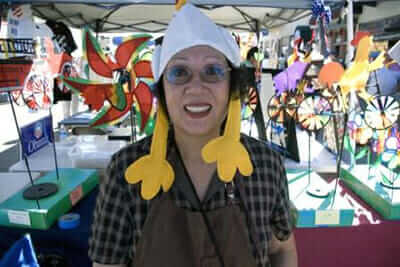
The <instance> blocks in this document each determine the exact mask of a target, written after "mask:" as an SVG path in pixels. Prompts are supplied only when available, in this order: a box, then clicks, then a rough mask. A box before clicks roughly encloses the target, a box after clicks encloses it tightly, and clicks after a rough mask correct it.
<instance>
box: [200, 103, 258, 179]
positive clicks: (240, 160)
mask: <svg viewBox="0 0 400 267" xmlns="http://www.w3.org/2000/svg"><path fill="white" fill-rule="evenodd" d="M201 154H202V157H203V160H204V161H205V162H207V163H213V162H215V161H216V162H217V172H218V176H219V178H220V179H221V180H222V181H224V182H230V181H232V179H233V177H234V176H235V173H236V169H239V172H240V173H241V174H242V175H244V176H249V175H251V174H252V173H253V165H252V163H251V160H250V156H249V153H248V152H247V150H246V148H245V147H244V146H243V144H242V143H240V99H231V100H230V102H229V112H228V119H227V122H226V126H225V130H224V135H223V136H220V137H217V138H215V139H213V140H211V141H210V142H209V143H207V144H206V145H205V146H204V147H203V149H202V151H201Z"/></svg>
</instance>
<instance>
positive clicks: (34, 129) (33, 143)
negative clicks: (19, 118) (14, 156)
mask: <svg viewBox="0 0 400 267" xmlns="http://www.w3.org/2000/svg"><path fill="white" fill-rule="evenodd" d="M51 125H52V123H51V117H50V116H47V117H44V118H42V119H40V120H37V121H35V122H32V123H31V124H28V125H26V126H24V127H22V128H21V136H22V140H21V141H22V153H25V155H26V156H29V155H32V154H33V153H35V152H36V151H39V150H40V149H42V148H43V147H45V146H46V145H48V144H49V143H51V142H53V138H52V136H53V135H52V129H51Z"/></svg>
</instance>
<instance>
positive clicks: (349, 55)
mask: <svg viewBox="0 0 400 267" xmlns="http://www.w3.org/2000/svg"><path fill="white" fill-rule="evenodd" d="M353 29H354V17H353V0H347V39H346V43H347V46H346V66H348V65H349V64H350V62H351V60H352V59H353V54H354V47H353V46H352V45H351V44H350V42H351V40H353V38H354V30H353Z"/></svg>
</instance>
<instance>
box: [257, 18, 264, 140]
mask: <svg viewBox="0 0 400 267" xmlns="http://www.w3.org/2000/svg"><path fill="white" fill-rule="evenodd" d="M254 24H255V28H256V36H257V47H258V49H259V50H258V53H260V52H261V51H260V42H261V36H260V22H259V21H258V20H254ZM262 52H263V53H264V51H262ZM259 63H261V62H259ZM256 69H257V70H259V71H260V72H261V66H258V67H256ZM256 87H257V88H256V90H255V91H256V96H257V105H256V109H255V110H254V120H255V122H256V126H257V132H258V138H260V139H261V140H267V135H266V132H265V122H264V116H263V112H262V110H261V98H260V90H262V89H261V88H260V87H261V81H257V85H256Z"/></svg>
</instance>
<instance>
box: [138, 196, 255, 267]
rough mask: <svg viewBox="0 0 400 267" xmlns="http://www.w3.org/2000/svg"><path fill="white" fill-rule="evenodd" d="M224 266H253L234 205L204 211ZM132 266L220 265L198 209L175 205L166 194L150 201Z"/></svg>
mask: <svg viewBox="0 0 400 267" xmlns="http://www.w3.org/2000/svg"><path fill="white" fill-rule="evenodd" d="M204 213H205V216H207V218H208V221H209V223H210V225H211V229H212V232H213V234H214V236H215V241H216V243H217V244H218V248H219V251H220V255H221V257H222V259H223V261H224V266H225V267H256V266H257V264H256V261H255V258H254V256H253V254H252V252H251V251H252V250H251V245H250V240H249V237H248V236H249V235H248V233H247V227H246V225H245V219H244V216H243V214H242V212H241V211H240V208H239V207H238V205H233V204H231V205H229V204H228V205H227V206H226V207H224V208H220V209H217V210H213V211H207V212H204ZM132 266H134V267H160V266H173V267H220V266H221V263H220V260H219V258H218V257H217V254H216V250H215V246H214V244H213V242H212V240H211V238H210V235H209V232H208V230H207V227H206V224H205V220H204V218H203V216H202V214H201V212H197V211H189V210H185V209H183V208H179V207H177V206H176V205H175V203H174V201H173V200H172V199H171V197H170V194H168V193H163V194H162V196H161V197H160V198H158V199H156V200H154V203H153V206H152V207H151V209H150V212H149V214H148V215H147V218H146V222H145V224H144V228H143V234H142V236H141V238H140V240H139V242H138V245H137V250H136V255H135V258H134V260H133V265H132Z"/></svg>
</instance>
